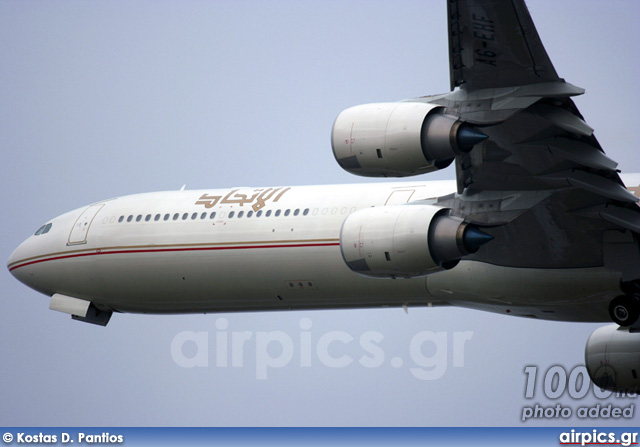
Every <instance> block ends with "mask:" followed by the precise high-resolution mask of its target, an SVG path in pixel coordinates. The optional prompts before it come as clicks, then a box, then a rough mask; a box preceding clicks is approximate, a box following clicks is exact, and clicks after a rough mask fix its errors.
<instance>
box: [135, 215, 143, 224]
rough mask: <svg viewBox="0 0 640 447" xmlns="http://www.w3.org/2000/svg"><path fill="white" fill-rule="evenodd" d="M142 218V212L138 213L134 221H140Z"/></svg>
mask: <svg viewBox="0 0 640 447" xmlns="http://www.w3.org/2000/svg"><path fill="white" fill-rule="evenodd" d="M141 220H142V214H138V217H136V222H140V221H141Z"/></svg>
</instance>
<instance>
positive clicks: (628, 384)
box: [584, 324, 640, 392]
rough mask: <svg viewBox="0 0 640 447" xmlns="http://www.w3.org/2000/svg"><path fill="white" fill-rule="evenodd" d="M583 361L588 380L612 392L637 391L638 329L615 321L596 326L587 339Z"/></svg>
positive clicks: (639, 369)
mask: <svg viewBox="0 0 640 447" xmlns="http://www.w3.org/2000/svg"><path fill="white" fill-rule="evenodd" d="M584 356H585V363H586V365H587V371H588V372H589V377H591V381H592V382H593V383H595V384H596V385H598V386H599V387H600V388H603V389H607V390H612V391H631V392H638V391H640V332H630V331H629V328H628V327H620V326H618V325H616V324H612V325H609V326H604V327H601V328H598V329H596V330H595V331H594V332H593V333H592V334H591V335H590V336H589V340H587V347H586V349H585V353H584Z"/></svg>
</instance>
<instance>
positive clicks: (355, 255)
mask: <svg viewBox="0 0 640 447" xmlns="http://www.w3.org/2000/svg"><path fill="white" fill-rule="evenodd" d="M491 239H493V237H492V236H490V235H488V234H486V233H484V232H482V231H481V230H480V229H479V228H477V227H476V226H474V225H472V224H467V223H465V222H464V221H463V220H462V219H460V218H458V217H453V216H451V215H450V210H449V209H448V208H441V207H437V206H431V205H396V206H384V207H374V208H368V209H364V210H360V211H356V212H355V213H353V214H351V215H350V216H349V217H347V218H346V219H345V221H344V223H343V224H342V230H341V231H340V250H341V251H342V257H343V258H344V261H345V262H346V264H347V266H349V268H350V269H351V270H353V271H354V272H357V273H360V274H362V275H365V276H374V277H381V278H385V277H386V278H389V277H392V278H395V277H414V276H422V275H428V274H429V273H434V272H438V271H441V270H444V269H449V268H452V267H454V266H455V265H456V264H457V263H458V262H459V260H460V258H462V257H463V256H465V255H467V254H470V253H474V252H475V251H477V250H478V248H479V247H480V246H481V245H482V244H484V243H486V242H488V241H490V240H491Z"/></svg>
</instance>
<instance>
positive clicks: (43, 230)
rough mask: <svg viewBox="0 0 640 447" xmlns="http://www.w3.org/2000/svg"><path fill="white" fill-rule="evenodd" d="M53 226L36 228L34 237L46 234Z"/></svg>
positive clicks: (47, 225)
mask: <svg viewBox="0 0 640 447" xmlns="http://www.w3.org/2000/svg"><path fill="white" fill-rule="evenodd" d="M52 226H53V224H50V223H48V224H46V225H43V226H41V227H40V228H38V230H37V231H36V232H35V233H34V236H40V235H41V234H45V233H48V232H49V230H50V229H51V227H52Z"/></svg>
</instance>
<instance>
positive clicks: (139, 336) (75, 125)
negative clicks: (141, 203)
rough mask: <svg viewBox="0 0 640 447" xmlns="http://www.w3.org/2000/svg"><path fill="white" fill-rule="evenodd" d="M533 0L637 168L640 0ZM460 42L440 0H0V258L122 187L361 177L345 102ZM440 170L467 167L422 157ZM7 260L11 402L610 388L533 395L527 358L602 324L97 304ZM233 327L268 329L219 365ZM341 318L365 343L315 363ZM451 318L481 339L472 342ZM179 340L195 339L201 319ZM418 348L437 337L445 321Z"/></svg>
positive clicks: (290, 415)
mask: <svg viewBox="0 0 640 447" xmlns="http://www.w3.org/2000/svg"><path fill="white" fill-rule="evenodd" d="M527 3H528V5H529V8H530V10H531V14H532V16H533V19H534V22H535V23H536V25H537V28H538V32H539V34H540V35H541V38H542V40H543V42H544V44H545V46H546V48H547V51H548V53H549V56H550V57H551V59H552V61H553V63H554V65H555V67H556V70H557V72H558V73H559V75H560V76H561V77H563V78H565V79H566V80H567V81H568V82H571V83H573V84H575V85H577V86H580V87H583V88H585V89H586V94H585V95H584V96H582V97H578V98H576V99H575V102H576V104H577V105H578V107H579V108H580V110H581V112H582V114H583V115H584V117H585V119H586V121H587V122H588V123H589V124H590V125H591V126H592V127H594V128H595V130H596V131H595V132H596V136H597V137H598V139H599V141H600V143H601V145H602V146H603V148H604V149H605V151H606V152H607V154H608V155H609V156H610V157H611V158H613V159H615V160H616V161H618V162H619V163H620V166H619V167H620V169H622V171H623V172H640V156H639V155H638V149H637V135H638V123H637V120H638V116H640V113H639V112H640V110H639V106H638V104H640V95H639V93H638V79H639V77H640V64H639V59H638V54H640V48H639V46H640V45H639V42H640V27H638V20H639V19H640V3H639V2H637V1H633V0H628V1H622V0H616V1H609V2H602V1H595V0H589V1H587V0H563V1H562V2H558V1H555V0H553V1H552V0H535V1H534V0H529V1H528V2H527ZM447 45H448V43H447V25H446V6H445V1H444V0H441V1H393V2H391V1H384V2H383V1H344V0H341V1H322V2H319V1H317V2H311V1H233V2H231V1H228V2H227V1H224V2H219V1H182V0H181V1H128V0H127V1H117V0H115V1H108V2H107V1H90V2H79V1H29V2H23V1H6V0H0V147H1V152H0V153H1V154H2V155H1V157H2V159H1V163H0V174H1V175H0V182H1V185H2V190H3V192H4V193H3V194H2V210H3V212H2V216H3V219H2V221H1V223H0V226H1V229H2V234H3V237H2V238H1V239H0V244H1V245H0V254H2V259H5V260H6V259H7V258H8V257H9V254H10V253H11V251H12V250H13V249H14V248H15V247H16V246H17V245H18V244H19V243H20V242H22V241H23V240H24V239H25V238H27V237H28V236H29V235H30V234H32V233H33V231H35V230H36V229H37V228H38V227H39V226H40V225H42V224H43V223H46V221H47V220H49V219H51V218H52V217H54V216H57V215H59V214H62V213H64V212H66V211H68V210H71V209H75V208H78V207H81V206H84V205H86V204H89V203H92V202H95V201H98V200H102V199H105V198H109V197H115V196H122V195H126V194H133V193H138V192H147V191H157V190H174V189H179V188H180V187H181V186H182V185H183V184H186V185H187V188H188V189H197V188H214V187H232V186H268V185H303V184H330V183H355V182H362V181H365V180H363V179H361V178H357V177H354V176H351V175H350V174H348V173H346V172H344V171H342V170H341V169H340V167H339V166H338V165H337V163H336V162H335V160H334V158H333V155H332V153H331V146H330V140H329V135H330V130H331V125H332V123H333V120H334V118H335V117H336V115H337V114H338V113H339V112H340V111H341V110H343V109H345V108H347V107H350V106H353V105H358V104H364V103H370V102H380V101H394V100H400V99H404V98H409V97H415V96H420V95H427V94H436V93H442V92H446V91H448V88H449V73H448V47H447ZM431 178H433V179H446V178H449V179H453V178H454V172H453V171H452V170H445V171H443V172H438V173H435V174H430V175H428V176H424V177H422V179H424V180H429V179H431ZM0 282H1V283H0V284H1V287H2V312H1V313H0V336H1V338H2V344H1V345H0V346H1V348H0V349H1V350H0V354H1V357H2V361H1V362H0V376H1V377H2V379H3V380H2V381H1V382H0V396H1V397H2V398H1V399H0V425H22V426H24V425H67V426H68V425H71V426H75V425H81V426H82V425H91V426H101V425H234V426H243V425H394V426H395V425H417V426H422V425H427V426H458V425H460V426H476V425H497V426H505V425H507V426H510V425H515V426H519V425H523V423H522V422H521V416H522V411H523V407H527V406H532V405H534V404H536V403H539V404H540V405H543V406H555V405H556V404H557V403H558V402H560V403H561V404H563V405H565V406H567V407H570V408H572V409H573V410H574V411H575V410H576V409H577V408H579V407H581V406H589V405H595V404H597V403H599V401H598V399H596V398H595V397H593V393H590V394H589V395H588V396H587V397H586V398H585V399H583V400H582V401H574V400H571V399H569V398H567V397H566V396H565V397H563V398H562V399H560V400H559V401H552V400H549V399H547V398H546V397H545V396H544V394H543V393H541V392H538V394H536V396H535V398H534V399H525V397H524V390H525V379H526V376H525V374H524V368H525V367H526V366H527V365H535V366H537V367H538V368H539V370H540V371H542V372H544V371H545V370H547V369H548V368H549V367H550V366H552V365H556V364H560V365H562V366H563V367H564V368H566V370H567V371H568V372H569V371H571V368H573V367H574V366H575V365H578V364H580V363H583V362H584V359H583V353H584V345H585V342H586V340H587V337H588V336H589V334H590V333H591V332H592V331H593V330H594V329H596V328H597V327H599V326H601V325H600V324H576V323H554V322H544V321H533V320H525V319H519V318H510V317H505V316H501V315H494V314H489V313H482V312H477V311H471V310H466V309H458V308H447V309H420V308H410V309H409V311H408V314H405V313H404V312H403V310H402V309H388V310H340V311H317V312H289V313H280V312H278V313H247V314H224V315H187V316H180V315H178V316H145V315H132V314H123V315H120V314H117V315H114V316H113V318H112V319H111V322H110V323H109V325H108V326H107V327H106V328H101V327H97V326H93V325H87V324H82V323H79V322H75V321H72V320H71V319H70V318H69V317H68V315H66V314H61V313H58V312H54V311H50V310H49V309H48V304H49V303H48V298H47V297H45V296H43V295H40V294H38V293H37V292H34V291H32V290H30V289H28V288H27V287H25V286H23V285H22V284H20V283H19V282H18V281H16V280H15V279H14V278H13V277H12V276H11V275H10V274H9V273H8V271H7V270H6V269H2V272H1V273H0ZM185 331H187V332H205V333H206V334H205V335H207V339H208V343H209V345H208V350H207V352H205V354H206V355H207V356H208V360H209V363H208V367H194V368H185V367H184V366H181V364H180V361H177V360H176V356H175V353H174V355H172V344H174V345H175V344H176V343H179V342H180V340H181V338H180V337H183V336H184V333H185ZM234 331H250V332H252V334H254V336H253V338H252V340H254V343H249V345H248V348H247V349H248V351H247V352H246V358H245V360H244V363H243V366H242V367H235V368H234V367H231V366H226V367H224V366H220V365H217V364H216V337H217V332H223V333H226V334H227V336H228V337H229V338H231V336H232V332H234ZM274 331H281V332H282V333H284V334H285V335H286V336H287V337H289V338H290V339H291V340H292V342H293V349H294V356H293V360H292V361H291V362H289V364H287V365H285V366H283V367H281V368H272V369H270V370H268V372H267V378H266V379H259V378H257V376H258V375H259V374H258V372H259V370H260V368H259V363H260V361H259V359H258V357H260V355H259V353H258V354H256V352H257V351H259V349H258V348H257V346H256V343H255V340H257V338H258V336H259V333H260V332H262V333H263V334H267V333H272V332H274ZM371 331H373V332H376V333H379V334H380V335H382V336H383V339H382V342H380V344H379V345H380V347H381V348H382V350H383V351H384V356H385V361H384V363H383V364H382V365H381V366H379V367H376V368H367V367H365V366H362V365H361V364H360V363H359V362H358V359H360V358H361V357H362V356H363V355H364V354H366V352H365V351H363V349H362V347H361V346H360V345H359V343H358V340H359V338H360V337H361V335H362V334H365V333H369V332H371ZM423 331H433V332H441V333H443V334H444V335H442V334H441V335H439V337H440V338H439V339H438V340H439V342H438V344H437V346H439V347H440V348H441V351H439V352H440V354H442V353H444V352H446V353H447V355H446V356H445V357H444V358H443V357H442V355H441V356H440V357H437V358H438V359H439V360H438V363H439V367H440V368H441V370H442V369H443V373H442V376H441V377H439V378H437V379H435V380H420V379H418V378H416V377H415V374H413V373H412V368H415V367H416V366H419V365H418V364H417V363H416V360H418V361H420V358H421V357H420V356H417V357H416V356H412V355H411V353H412V351H411V341H412V340H415V339H416V338H417V339H420V337H421V336H422V335H421V334H424V332H423ZM328 333H333V334H334V335H335V334H339V335H338V336H339V337H342V336H344V335H345V334H346V336H348V337H352V338H353V341H352V342H350V343H347V344H340V343H337V344H335V345H334V346H333V349H334V351H332V352H333V355H334V356H335V357H340V356H341V355H347V356H350V357H351V358H353V359H354V361H353V362H352V363H351V364H349V365H347V366H344V367H336V366H335V365H334V366H328V365H327V364H326V363H327V362H326V361H323V359H321V358H319V356H318V355H315V354H314V355H312V358H311V363H310V366H301V361H300V358H301V355H300V352H301V350H302V349H304V344H305V343H307V342H306V340H307V338H305V337H310V338H309V340H310V343H311V346H313V347H314V348H315V346H316V345H317V342H318V340H320V339H321V338H322V337H323V336H325V334H328ZM456 337H458V339H460V337H462V338H465V339H466V340H467V341H466V343H465V344H464V352H462V353H460V352H459V351H458V353H456V352H454V351H456V350H455V349H454V340H456ZM445 344H446V345H445ZM182 348H183V349H182V350H181V351H180V352H181V353H182V355H183V357H189V356H193V355H202V352H201V351H197V349H196V344H195V343H194V342H186V343H184V344H183V345H182ZM421 352H422V357H430V356H436V343H435V342H434V343H431V344H429V343H426V344H424V349H423V350H422V351H421ZM414 354H415V353H414ZM269 355H270V356H273V357H276V356H278V351H277V349H276V350H273V349H272V350H270V351H269ZM461 358H462V359H463V360H464V366H459V363H460V359H461ZM394 359H395V361H394ZM398 359H403V361H402V365H399V361H398ZM454 365H458V366H454ZM606 402H607V404H609V403H613V404H614V405H617V406H620V407H622V406H626V405H628V404H629V403H633V402H632V401H628V400H611V399H610V400H608V401H606ZM638 418H639V417H638V416H637V415H636V416H635V417H634V420H633V421H632V422H631V421H629V420H604V421H603V420H600V421H595V422H594V421H590V420H588V419H587V420H585V419H572V420H564V419H560V420H558V419H552V420H541V419H538V420H533V421H529V422H527V423H526V424H525V425H527V426H528V425H535V424H540V425H598V424H599V423H603V422H604V423H606V424H607V425H616V424H620V425H638Z"/></svg>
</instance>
